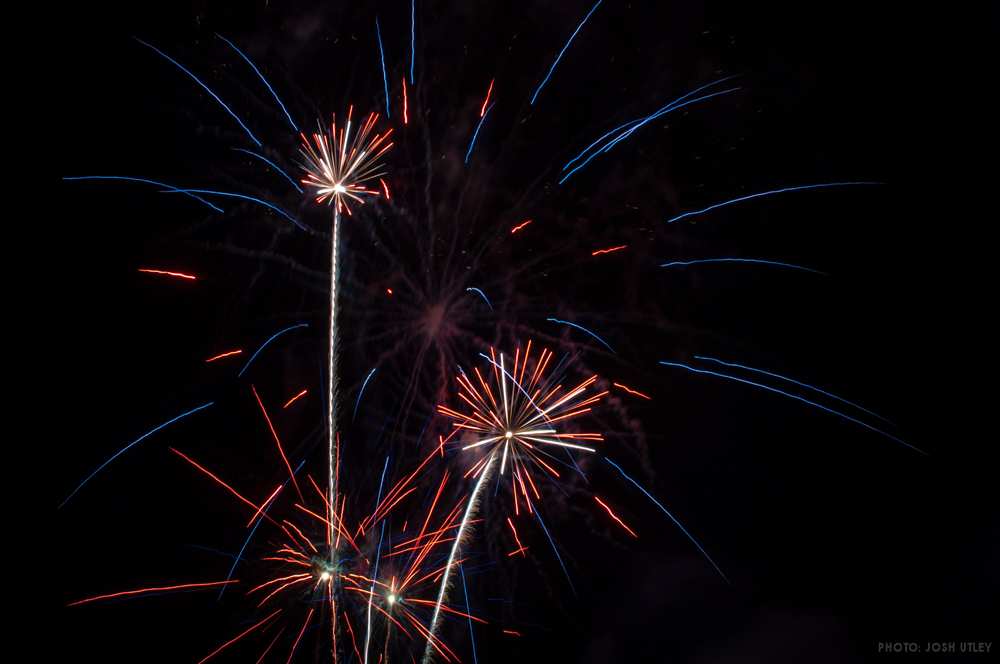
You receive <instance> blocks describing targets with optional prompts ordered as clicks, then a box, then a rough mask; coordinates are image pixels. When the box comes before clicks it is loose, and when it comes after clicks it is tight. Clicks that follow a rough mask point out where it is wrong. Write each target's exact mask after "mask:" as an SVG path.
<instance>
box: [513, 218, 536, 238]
mask: <svg viewBox="0 0 1000 664" xmlns="http://www.w3.org/2000/svg"><path fill="white" fill-rule="evenodd" d="M531 222H532V220H531V219H525V220H524V221H522V222H521V223H519V224H518V225H517V226H514V228H512V229H510V234H511V235H513V234H514V233H516V232H518V231H519V230H521V229H522V228H524V227H525V226H527V225H528V224H530V223H531Z"/></svg>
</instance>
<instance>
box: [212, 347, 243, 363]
mask: <svg viewBox="0 0 1000 664" xmlns="http://www.w3.org/2000/svg"><path fill="white" fill-rule="evenodd" d="M242 352H243V349H242V348H237V349H236V350H229V351H226V352H225V353H219V354H218V355H216V356H214V357H210V358H208V359H207V360H205V362H215V361H216V360H221V359H222V358H224V357H230V356H232V355H239V354H240V353H242Z"/></svg>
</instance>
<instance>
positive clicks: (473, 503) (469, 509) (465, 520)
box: [421, 452, 496, 664]
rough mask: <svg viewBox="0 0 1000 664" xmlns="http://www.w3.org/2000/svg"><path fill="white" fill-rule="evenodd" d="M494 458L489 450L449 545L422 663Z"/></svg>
mask: <svg viewBox="0 0 1000 664" xmlns="http://www.w3.org/2000/svg"><path fill="white" fill-rule="evenodd" d="M495 460H496V453H495V452H490V456H489V460H488V461H487V462H486V467H485V468H483V472H482V473H481V474H480V475H479V479H478V480H477V481H476V487H475V488H474V489H473V490H472V496H471V497H470V498H469V504H468V505H466V506H465V514H464V515H463V516H462V523H461V524H460V525H459V526H458V533H457V534H456V535H455V543H454V544H452V545H451V553H450V554H449V555H448V564H447V565H445V568H444V576H442V577H441V588H440V590H438V598H437V603H436V604H435V605H434V615H433V616H432V617H431V624H430V628H429V629H428V630H427V635H428V636H427V647H426V648H425V649H424V658H423V659H422V660H421V662H422V664H428V662H430V661H431V655H432V653H433V646H432V645H431V639H434V638H437V635H436V634H435V632H437V628H438V620H439V618H440V616H441V605H442V604H443V603H444V597H445V594H447V592H448V579H449V577H450V576H451V568H452V567H453V566H454V563H455V554H456V553H458V547H459V545H460V544H461V543H462V536H463V535H464V534H465V528H466V526H468V525H469V521H471V520H472V518H473V517H474V516H475V515H476V509H477V508H478V507H479V494H480V492H481V491H482V489H483V487H484V486H486V480H487V478H488V477H489V475H490V469H491V468H492V467H493V462H494V461H495Z"/></svg>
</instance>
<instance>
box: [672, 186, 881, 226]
mask: <svg viewBox="0 0 1000 664" xmlns="http://www.w3.org/2000/svg"><path fill="white" fill-rule="evenodd" d="M874 184H882V183H881V182H824V183H821V184H805V185H800V186H797V187H782V188H781V189H771V190H770V191H761V192H758V193H756V194H748V195H746V196H740V197H739V198H732V199H730V200H728V201H722V202H721V203H715V204H714V205H709V206H708V207H704V208H702V209H700V210H691V211H690V212H682V213H681V214H679V215H677V216H675V217H671V218H670V219H667V223H668V224H672V223H674V222H675V221H680V220H681V219H686V218H687V217H694V216H698V215H702V214H705V213H706V212H711V211H712V210H717V209H718V208H721V207H726V206H727V205H733V204H735V203H742V202H743V201H749V200H753V199H755V198H762V197H764V196H773V195H775V194H783V193H786V192H791V191H806V190H809V189H828V188H830V187H857V186H863V185H874Z"/></svg>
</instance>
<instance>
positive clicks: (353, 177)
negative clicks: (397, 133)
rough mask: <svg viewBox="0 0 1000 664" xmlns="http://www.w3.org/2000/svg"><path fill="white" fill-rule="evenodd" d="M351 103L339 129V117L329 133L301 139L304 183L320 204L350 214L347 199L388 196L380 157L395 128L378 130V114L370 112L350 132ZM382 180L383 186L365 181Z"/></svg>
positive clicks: (335, 119)
mask: <svg viewBox="0 0 1000 664" xmlns="http://www.w3.org/2000/svg"><path fill="white" fill-rule="evenodd" d="M353 113H354V107H353V106H352V107H351V108H350V109H349V110H348V111H347V121H346V122H345V123H344V126H343V127H341V128H340V129H338V128H337V116H334V117H333V120H332V121H331V122H330V131H329V133H327V132H324V131H322V130H320V131H319V132H317V133H314V134H313V135H312V142H310V141H309V139H308V138H307V137H306V135H305V134H300V137H301V139H302V149H301V155H302V158H303V159H304V160H305V161H304V163H303V164H302V167H303V168H304V169H305V171H306V176H305V177H304V178H303V179H302V184H304V185H306V186H307V187H309V188H310V189H312V190H313V192H312V193H313V194H314V195H315V197H316V202H317V203H320V204H322V203H327V204H329V205H332V206H334V207H335V210H336V211H337V212H338V213H339V212H347V214H351V208H350V206H349V205H348V201H353V202H355V203H359V204H363V203H364V202H365V198H366V197H370V196H379V195H382V194H384V195H385V196H386V197H388V195H389V193H388V185H386V184H385V180H384V179H382V177H381V176H383V175H385V171H384V170H383V169H382V164H381V162H380V161H379V159H380V158H381V157H382V156H383V155H385V153H386V152H388V151H389V149H390V148H392V145H393V144H392V143H391V142H389V136H391V135H392V129H388V130H386V131H385V132H384V133H381V132H375V133H372V132H373V131H374V129H375V124H376V123H377V122H378V117H379V116H378V113H370V114H369V115H368V117H367V119H365V121H364V122H363V123H362V124H361V128H360V129H358V131H357V132H356V133H355V134H353V135H352V134H351V116H352V115H353ZM374 180H379V181H380V184H381V189H379V188H377V187H376V188H371V187H369V186H368V185H367V184H366V183H370V182H373V181H374Z"/></svg>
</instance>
